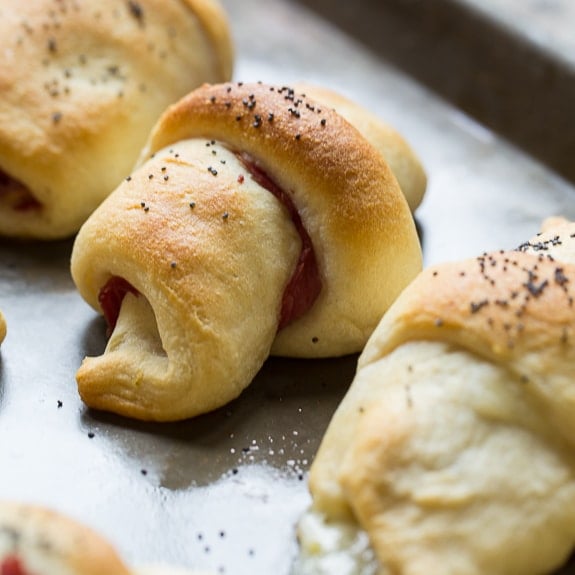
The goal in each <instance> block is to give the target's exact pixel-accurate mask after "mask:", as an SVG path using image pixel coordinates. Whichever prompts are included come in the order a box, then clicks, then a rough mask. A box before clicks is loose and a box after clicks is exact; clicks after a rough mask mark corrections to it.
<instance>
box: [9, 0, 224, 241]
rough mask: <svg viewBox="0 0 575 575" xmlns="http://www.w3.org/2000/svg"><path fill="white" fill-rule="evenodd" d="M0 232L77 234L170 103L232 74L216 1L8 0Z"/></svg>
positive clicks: (129, 167) (45, 236)
mask: <svg viewBox="0 0 575 575" xmlns="http://www.w3.org/2000/svg"><path fill="white" fill-rule="evenodd" d="M0 53H1V54H2V66H1V67H0V236H12V237H22V238H39V239H52V238H63V237H67V236H70V235H72V234H73V233H75V232H76V231H77V230H78V228H79V227H80V225H81V224H82V223H83V222H84V221H85V220H86V218H87V217H88V215H89V214H90V213H91V212H92V211H93V210H94V209H95V208H96V206H97V205H98V204H99V203H100V202H101V201H102V200H103V199H104V198H105V197H106V196H107V195H108V194H109V193H110V192H111V191H112V190H113V189H114V188H115V187H116V186H117V185H118V184H119V183H120V182H121V180H122V179H123V178H124V177H125V176H126V175H127V174H129V173H130V171H131V170H132V168H133V166H134V164H135V162H136V160H137V158H138V154H139V152H140V150H141V149H142V146H143V145H144V143H145V141H146V138H147V136H148V134H149V131H150V129H151V128H152V126H153V125H154V123H155V122H156V121H157V119H158V117H159V116H160V114H161V113H162V112H163V111H164V110H165V108H166V107H167V106H168V105H169V104H172V103H173V102H175V101H177V100H178V99H179V98H181V97H182V96H184V95H185V94H187V93H188V92H189V91H190V90H192V89H193V88H196V87H198V86H199V85H201V84H202V83H203V82H216V81H224V80H228V79H229V78H230V76H231V68H232V46H231V39H230V31H229V28H228V22H227V19H226V16H225V13H224V11H223V9H222V8H221V7H220V5H219V3H218V2H217V0H137V1H136V0H130V1H124V0H98V2H76V1H73V0H61V1H59V2H54V1H53V0H26V1H25V2H23V1H21V0H2V1H1V2H0Z"/></svg>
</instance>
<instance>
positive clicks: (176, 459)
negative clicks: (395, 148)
mask: <svg viewBox="0 0 575 575" xmlns="http://www.w3.org/2000/svg"><path fill="white" fill-rule="evenodd" d="M224 3H225V5H226V8H227V9H228V11H229V13H230V19H231V22H232V26H233V28H234V31H235V37H236V44H237V58H238V60H237V66H236V72H235V78H236V79H238V80H242V79H244V80H265V81H271V82H278V83H281V84H289V83H291V82H293V81H296V80H308V81H313V82H317V83H321V84H325V85H328V86H331V87H332V88H335V89H338V90H340V91H342V92H343V93H345V94H347V95H348V96H350V97H352V98H354V99H356V100H357V101H359V102H361V103H363V104H365V105H366V106H368V107H370V108H371V109H372V110H374V111H375V112H376V113H377V114H379V115H380V116H381V117H382V118H384V119H385V120H387V121H388V122H389V123H391V124H392V125H394V126H395V127H396V128H397V129H399V130H400V131H401V132H402V133H403V134H404V136H405V137H406V138H407V139H408V140H409V141H410V142H411V143H412V145H413V147H414V148H415V149H416V150H417V152H418V153H419V155H420V157H421V159H422V161H423V163H424V165H425V167H426V170H427V173H428V176H429V188H428V193H427V196H426V199H425V200H424V203H423V204H422V206H421V208H420V209H419V210H418V212H417V221H418V224H419V227H420V230H421V236H422V242H423V247H424V255H425V261H426V263H427V264H429V263H432V262H437V261H444V260H448V259H455V258H459V257H464V256H468V255H476V254H477V253H480V252H483V251H485V250H488V249H495V248H499V247H513V246H515V245H518V244H519V243H520V242H522V241H523V240H525V239H527V238H528V237H529V236H531V235H533V234H534V233H536V232H537V230H538V226H539V224H540V222H541V220H542V219H543V218H544V217H546V216H550V215H556V214H562V215H565V216H567V217H571V218H575V202H574V201H573V198H574V197H575V196H574V195H573V194H574V193H575V191H574V189H573V187H572V185H570V184H569V183H567V182H566V181H564V180H562V179H561V178H560V177H558V176H557V175H555V174H554V173H552V172H551V171H549V170H548V169H547V168H545V167H544V166H543V165H542V164H540V163H538V162H537V161H535V160H533V159H532V158H531V157H529V156H527V155H526V154H525V153H523V152H522V151H520V150H519V149H518V148H515V147H513V146H511V145H509V144H508V143H506V142H504V141H503V140H502V139H500V138H499V137H497V136H496V135H495V134H494V133H493V132H491V131H489V130H487V129H485V128H484V127H482V126H481V125H479V124H478V123H476V122H475V121H473V120H472V119H470V118H469V117H467V116H466V115H464V114H463V113H462V112H460V111H458V110H456V109H455V108H454V107H452V106H450V105H448V104H446V103H445V102H444V101H442V100H440V99H439V98H438V97H436V96H435V95H434V94H433V93H432V92H430V91H429V90H428V89H426V88H424V87H422V85H420V84H418V83H417V82H416V81H414V80H413V79H412V78H410V77H409V76H408V75H406V74H404V73H402V72H401V70H400V69H398V68H397V67H395V66H391V65H390V64H388V63H387V62H386V61H384V60H382V59H381V58H380V57H377V56H376V55H374V54H373V53H371V52H368V51H367V50H366V49H365V48H363V47H362V46H361V45H360V44H358V42H357V41H355V40H353V39H351V38H350V37H347V36H346V35H344V34H343V33H342V32H340V31H339V30H338V29H336V28H335V27H334V26H333V25H331V24H328V23H327V22H326V21H324V20H322V19H320V18H319V17H317V16H315V15H314V14H313V13H311V12H309V11H308V10H307V9H305V8H303V7H302V6H301V5H299V4H294V3H291V2H287V1H285V0H270V1H268V2H266V3H263V2H259V1H258V0H242V2H234V0H226V1H225V2H224ZM71 247H72V241H71V240H70V241H66V242H59V243H53V244H26V243H19V242H11V241H6V240H1V241H0V309H2V310H3V312H4V314H5V316H6V319H7V322H8V336H7V338H6V340H5V342H4V343H3V344H2V346H1V348H0V497H2V498H18V499H24V500H27V501H34V502H39V503H43V504H48V505H51V506H53V507H56V508H57V509H60V510H62V511H64V512H66V513H69V514H71V515H72V516H74V517H76V518H78V519H79V520H81V521H84V522H86V523H88V524H89V525H91V526H93V527H95V528H96V529H98V530H99V531H101V532H102V533H103V534H104V535H106V536H107V537H109V538H110V540H111V541H112V542H113V543H114V544H115V545H116V546H117V547H118V549H119V550H120V552H121V553H122V555H123V556H124V557H125V558H126V560H127V561H130V562H132V563H144V562H157V561H166V562H170V563H173V564H180V565H185V566H189V567H196V568H206V569H212V570H213V571H214V572H216V573H226V574H229V575H247V574H250V575H260V574H261V575H268V574H270V573H274V574H275V575H287V574H288V573H289V568H290V563H291V558H292V556H293V554H294V553H295V551H296V542H295V536H294V526H295V522H296V520H297V518H298V516H299V514H300V513H301V512H302V510H303V509H304V508H305V507H306V506H307V505H308V503H309V496H308V493H307V489H306V473H307V470H308V469H309V465H310V463H311V461H312V460H313V456H314V453H315V451H316V449H317V446H318V444H319V441H320V439H321V436H322V434H323V431H324V429H325V427H326V426H327V423H328V422H329V419H330V417H331V414H332V413H333V411H334V409H335V407H336V406H337V404H338V402H339V401H340V399H341V397H342V396H343V394H344V393H345V390H346V388H347V386H348V385H349V383H350V382H351V379H352V377H353V373H354V369H355V360H356V358H355V357H346V358H340V359H335V360H322V361H297V360H284V359H271V360H270V361H268V363H267V364H266V365H265V366H264V368H263V369H262V371H261V373H260V374H259V375H258V377H257V378H256V380H255V381H254V383H253V384H252V386H251V387H250V388H248V390H247V391H246V392H245V393H244V395H243V396H242V397H240V398H239V399H238V400H237V401H235V402H233V403H232V404H230V405H229V406H227V407H225V408H223V409H221V410H219V411H217V412H215V413H212V414H209V415H206V416H203V417H200V418H198V419H196V420H192V421H186V422H182V423H178V424H169V425H148V424H142V423H136V422H131V421H128V420H125V419H121V418H118V417H114V416H111V415H106V414H100V413H95V412H92V411H89V410H87V409H86V408H85V407H84V406H83V405H82V403H81V401H80V399H79V397H78V396H77V393H76V386H75V380H74V374H75V370H76V369H77V367H78V365H79V363H80V361H81V359H82V357H83V356H84V355H86V354H94V353H100V352H101V351H102V350H103V348H104V345H105V333H104V332H105V329H104V324H103V321H102V320H101V319H100V318H98V317H97V316H96V315H95V313H94V312H93V311H92V310H91V309H90V308H88V306H87V305H86V304H85V303H84V302H83V301H82V300H81V299H80V297H79V296H78V294H77V293H76V291H75V289H74V285H73V283H72V281H71V279H70V275H69V268H68V266H69V256H70V250H71Z"/></svg>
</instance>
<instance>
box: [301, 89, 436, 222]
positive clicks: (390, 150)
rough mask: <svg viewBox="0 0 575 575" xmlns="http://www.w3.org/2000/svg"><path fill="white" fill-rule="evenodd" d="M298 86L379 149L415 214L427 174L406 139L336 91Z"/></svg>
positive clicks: (421, 197)
mask: <svg viewBox="0 0 575 575" xmlns="http://www.w3.org/2000/svg"><path fill="white" fill-rule="evenodd" d="M296 87H297V89H298V90H299V91H301V92H304V93H305V94H307V95H308V96H311V97H312V98H314V99H315V100H317V101H318V102H321V103H322V104H323V105H324V106H331V107H333V108H334V109H335V110H336V111H337V113H338V114H341V115H342V116H343V117H344V118H345V119H346V120H348V122H350V123H351V124H353V125H354V126H355V127H356V128H357V129H358V130H359V131H360V132H361V133H362V135H363V136H364V137H365V138H366V139H367V140H368V141H369V142H370V143H371V145H372V146H374V147H375V148H376V149H377V150H379V152H380V153H381V155H382V156H383V157H384V158H385V161H386V162H387V163H388V165H389V167H390V168H391V171H392V172H393V173H394V175H395V177H396V178H397V181H398V183H399V187H400V188H401V191H402V192H403V194H404V195H405V199H406V200H407V203H408V204H409V208H410V210H411V211H412V212H415V210H416V209H417V208H418V207H419V204H421V202H422V200H423V196H424V194H425V189H426V187H427V175H426V173H425V170H424V169H423V166H422V164H421V162H420V160H419V158H418V157H417V155H416V154H415V152H414V151H413V149H412V148H411V146H410V145H409V144H408V142H407V141H406V140H405V138H404V137H403V136H402V135H401V134H400V133H399V132H398V131H397V130H395V129H394V128H393V127H391V126H389V125H388V124H386V123H385V122H383V121H382V120H381V119H380V118H378V117H377V116H376V115H375V114H374V113H372V112H371V111H369V110H367V109H365V108H364V107H363V106H360V105H359V104H357V103H356V102H354V101H352V100H350V99H348V98H345V97H344V96H342V95H341V94H339V93H337V92H334V91H333V90H330V89H328V88H325V87H324V86H316V85H313V84H308V83H300V84H297V86H296Z"/></svg>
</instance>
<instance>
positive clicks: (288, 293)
mask: <svg viewBox="0 0 575 575" xmlns="http://www.w3.org/2000/svg"><path fill="white" fill-rule="evenodd" d="M237 156H238V158H239V159H240V161H241V162H242V164H243V165H244V166H245V167H246V169H247V170H248V172H249V173H250V175H251V177H252V178H253V179H254V180H255V181H256V182H257V183H258V184H259V185H260V186H262V188H265V189H266V190H267V191H268V192H270V193H271V194H273V195H274V196H275V197H276V198H277V199H278V200H279V201H280V202H281V203H282V204H283V205H284V206H285V207H286V208H287V210H288V212H289V215H290V217H291V220H292V222H293V224H294V226H295V228H296V230H297V232H298V234H299V236H300V239H301V251H300V254H299V258H298V261H297V264H296V267H295V270H294V272H293V274H292V276H291V278H290V280H289V282H288V284H287V286H286V288H285V290H284V293H283V297H282V305H281V312H280V321H279V325H278V331H279V330H280V329H282V328H284V327H286V326H287V325H289V324H290V323H292V322H293V321H295V320H296V319H298V318H299V317H301V316H302V315H304V314H305V313H306V312H307V311H308V310H309V309H310V308H311V306H312V305H313V303H314V302H315V300H316V299H317V297H318V295H319V293H320V291H321V278H320V275H319V270H318V267H317V259H316V257H315V252H314V251H313V245H312V243H311V238H310V237H309V234H308V233H307V230H306V229H305V227H304V225H303V222H302V221H301V217H300V215H299V212H298V211H297V208H296V206H295V204H294V203H293V201H292V199H291V197H290V196H289V194H288V193H287V192H286V191H285V190H283V189H282V188H280V187H279V186H278V185H277V184H276V183H275V182H274V181H273V180H272V179H271V178H270V177H269V175H268V174H267V173H266V172H265V171H264V170H263V169H262V168H261V167H260V166H258V164H257V163H256V161H255V160H254V159H253V158H251V157H250V156H249V155H248V154H246V153H238V154H237Z"/></svg>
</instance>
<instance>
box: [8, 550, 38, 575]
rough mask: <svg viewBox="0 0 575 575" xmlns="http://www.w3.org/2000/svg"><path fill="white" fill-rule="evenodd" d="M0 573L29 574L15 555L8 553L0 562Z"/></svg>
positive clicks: (10, 574) (11, 574)
mask: <svg viewBox="0 0 575 575" xmlns="http://www.w3.org/2000/svg"><path fill="white" fill-rule="evenodd" d="M0 575H31V574H30V572H29V571H27V570H26V569H25V568H24V567H23V566H22V561H20V559H19V558H18V557H16V556H15V555H9V556H8V557H6V558H5V559H3V560H2V563H0Z"/></svg>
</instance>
